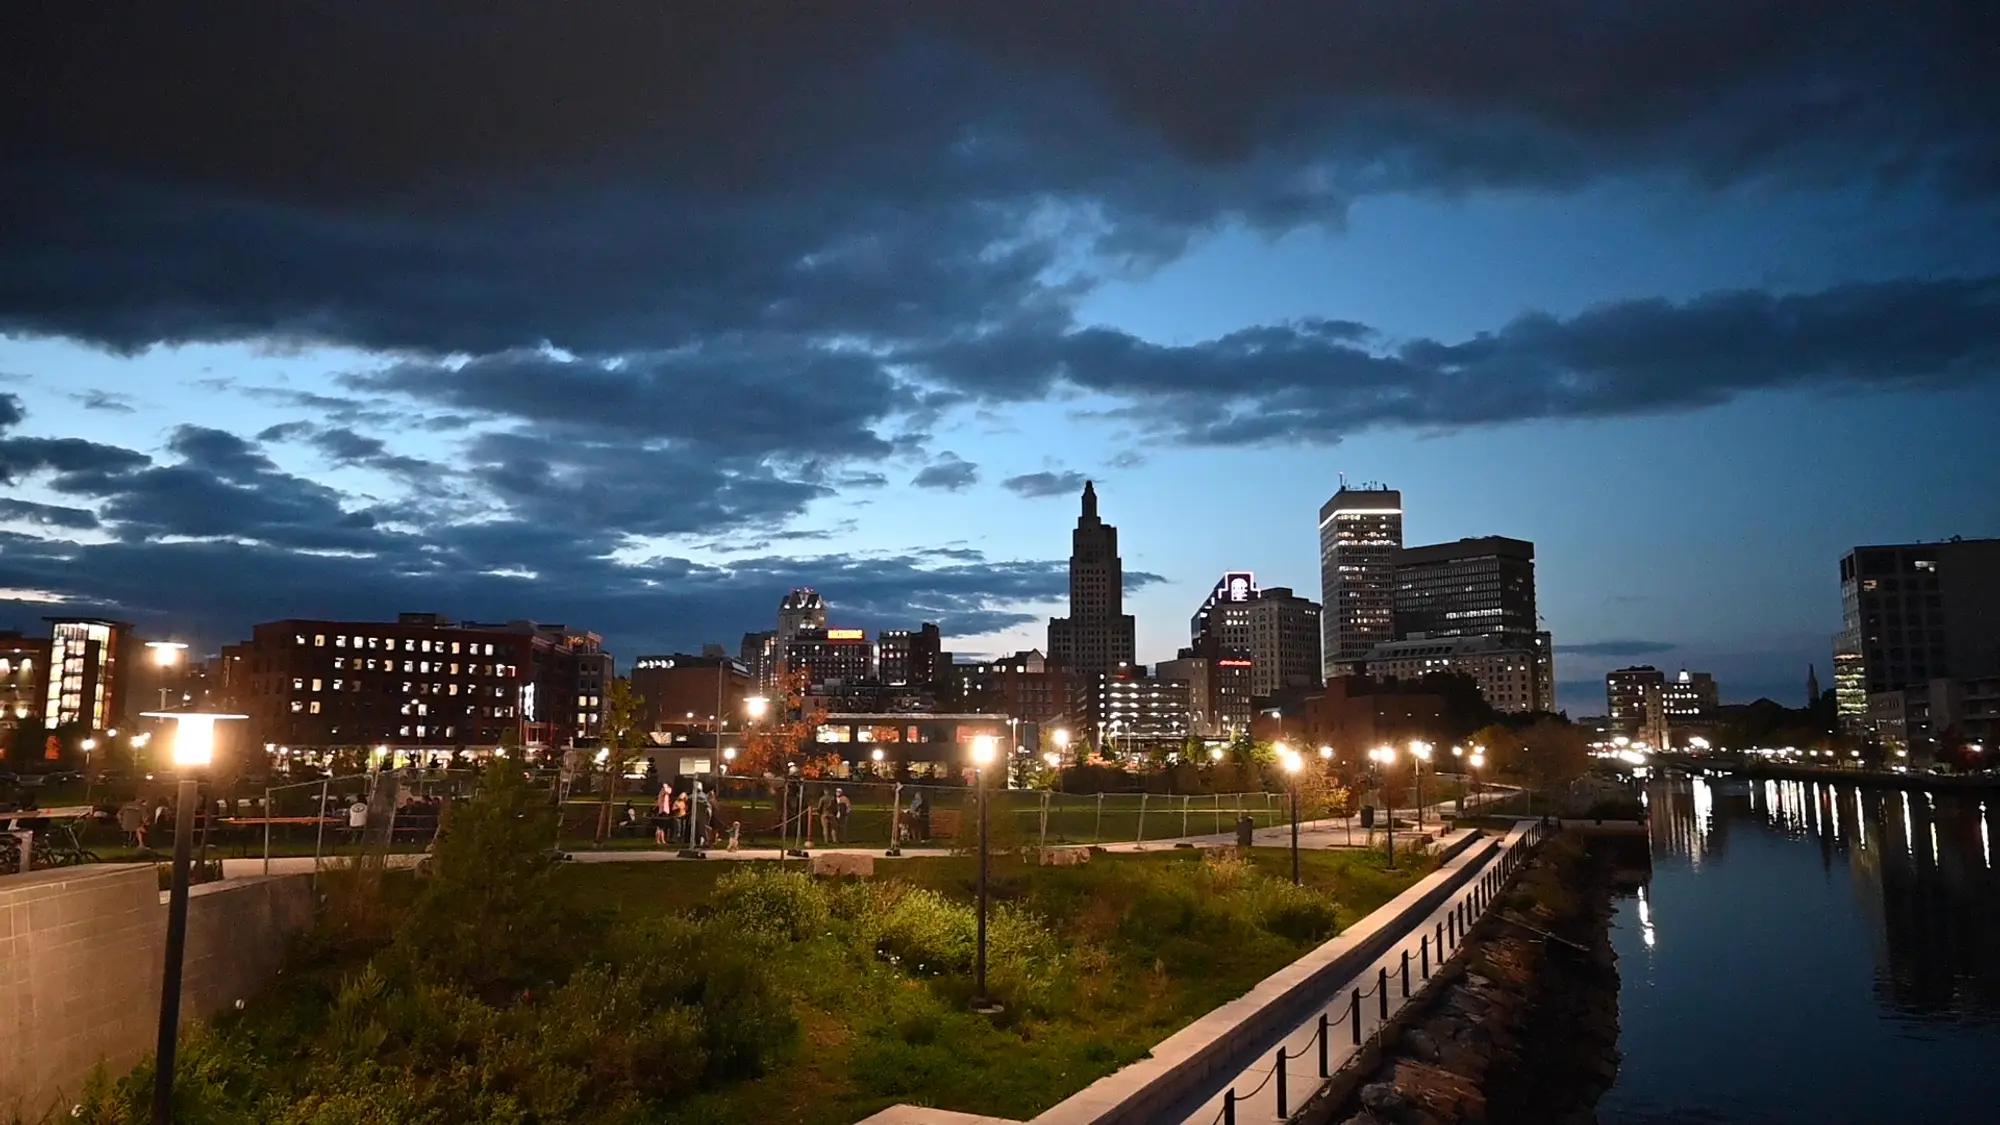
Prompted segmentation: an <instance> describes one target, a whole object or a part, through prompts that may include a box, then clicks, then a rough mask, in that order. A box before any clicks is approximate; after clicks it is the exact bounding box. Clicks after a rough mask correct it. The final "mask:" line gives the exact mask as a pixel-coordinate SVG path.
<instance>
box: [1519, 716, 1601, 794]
mask: <svg viewBox="0 0 2000 1125" xmlns="http://www.w3.org/2000/svg"><path fill="white" fill-rule="evenodd" d="M1520 738H1521V749H1520V750H1519V752H1518V753H1517V754H1516V757H1515V761H1516V772H1518V773H1519V774H1520V775H1521V777H1522V779H1523V780H1525V781H1526V782H1527V784H1528V787H1529V788H1531V789H1533V790H1534V791H1535V792H1536V793H1539V794H1541V795H1542V796H1543V797H1545V798H1546V797H1550V796H1553V795H1554V794H1555V793H1556V792H1558V791H1560V790H1562V789H1564V788H1567V787H1568V785H1569V783H1570V782H1572V781H1575V780H1576V779H1577V778H1579V777H1582V776H1583V774H1584V772H1585V771H1586V770H1588V769H1590V740H1589V736H1588V735H1586V734H1585V733H1584V732H1583V731H1582V730H1580V729H1578V728H1577V727H1574V726H1571V725H1569V724H1567V723H1558V722H1555V721H1553V720H1547V719H1545V720H1542V721H1541V722H1537V723H1534V724H1533V725H1531V726H1529V727H1528V728H1527V729H1526V730H1523V731H1522V732H1521V735H1520Z"/></svg>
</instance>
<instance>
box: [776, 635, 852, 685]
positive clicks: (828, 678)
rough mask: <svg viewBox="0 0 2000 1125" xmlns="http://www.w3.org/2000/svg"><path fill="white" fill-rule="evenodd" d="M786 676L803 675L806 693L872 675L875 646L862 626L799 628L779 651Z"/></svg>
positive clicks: (849, 683)
mask: <svg viewBox="0 0 2000 1125" xmlns="http://www.w3.org/2000/svg"><path fill="white" fill-rule="evenodd" d="M779 655H780V657H781V658H782V660H783V662H784V668H785V674H786V675H787V676H794V677H803V679H804V680H805V688H806V691H807V692H808V693H819V692H821V691H823V690H824V689H825V688H827V687H828V686H829V685H841V686H846V685H852V684H856V683H859V682H860V681H863V680H870V679H873V678H874V676H875V646H874V645H871V644H869V643H868V633H867V632H866V631H865V630H862V629H818V628H802V629H799V630H797V631H795V632H794V633H793V634H792V636H791V639H789V640H787V641H786V642H785V645H784V648H783V649H782V650H781V651H780V653H779Z"/></svg>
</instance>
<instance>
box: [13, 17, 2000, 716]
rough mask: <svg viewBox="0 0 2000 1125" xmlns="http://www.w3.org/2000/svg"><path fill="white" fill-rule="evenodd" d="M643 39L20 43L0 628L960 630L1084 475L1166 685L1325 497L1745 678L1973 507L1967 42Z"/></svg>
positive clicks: (1047, 553)
mask: <svg viewBox="0 0 2000 1125" xmlns="http://www.w3.org/2000/svg"><path fill="white" fill-rule="evenodd" d="M659 7H662V6H656V5H653V4H636V3H634V4H625V5H618V4H604V5H564V4H549V5H546V6H531V5H523V4H501V5H497V6H496V5H490V4H469V5H441V4H440V5H422V6H417V5H410V4H405V3H394V4H368V3H349V2H342V3H327V4H311V5H308V4H286V5H272V4H268V3H262V2H257V3H244V4H241V5H193V6H188V5H179V4H174V5H161V4H155V5H135V6H130V7H129V8H128V7H125V6H119V5H103V6H95V5H93V6H85V5H77V4H46V5H43V4H31V5H13V6H10V7H9V9H8V11H7V13H6V14H5V15H4V16H0V83H4V84H5V86H6V87H7V96H6V99H5V108H4V110H0V154H4V155H0V216H4V219H0V602H4V603H5V604H4V605H0V626H5V625H9V624H19V625H22V626H31V625H36V624H38V619H39V618H40V616H41V615H43V614H45V613H51V612H59V611H70V610H77V609H90V610H97V611H105V612H110V613H114V614H116V615H119V616H122V617H125V618H127V619H130V620H134V621H136V622H139V623H140V624H141V625H142V626H144V627H145V628H146V629H148V630H150V631H152V632H155V633H163V634H169V635H175V636H181V637H185V638H188V639H191V640H194V641H196V642H197V643H198V644H200V645H202V646H203V647H207V648H213V647H214V646H216V645H218V644H221V643H223V642H226V641H229V640H233V639H237V638H239V637H242V636H246V635H247V633H248V626H249V625H250V623H252V622H254V621H258V620H265V619H270V618H276V617H284V616H327V617H340V616H360V617H382V616H386V615H391V614H394V613H395V612H397V611H399V610H427V611H436V612H442V613H446V614H450V615H454V616H459V617H467V618H480V619H496V618H506V617H534V618H537V619H540V620H544V621H562V622H566V623H569V624H571V625H574V626H582V627H586V628H592V629H595V630H598V631H600V632H602V633H604V634H605V635H606V637H607V640H608V641H609V643H610V644H611V645H612V647H613V649H614V651H615V652H616V653H617V654H618V655H619V657H620V658H621V660H629V659H630V658H631V657H632V656H634V655H637V654H639V653H641V652H646V651H672V650H675V649H687V648H691V647H693V646H697V645H699V644H700V643H702V642H703V641H705V640H714V641H723V642H725V643H727V644H729V645H730V646H731V648H732V650H733V648H734V645H735V643H736V640H737V638H738V637H739V636H740V634H741V633H742V632H743V631H745V630H748V629H757V628H769V627H770V626H771V623H772V617H773V614H774V611H775V607H776V604H777V601H778V598H779V597H780V596H781V595H782V594H783V593H784V591H785V590H786V589H787V588H789V587H791V586H793V585H798V584H810V585H814V586H817V587H819V588H820V589H821V590H822V591H823V592H824V593H825V594H826V596H827V597H828V599H829V601H830V603H831V605H832V607H833V619H834V622H835V623H836V624H845V625H858V626H865V627H869V628H880V627H884V626H898V625H903V626H908V625H914V624H915V623H917V622H918V621H921V620H925V619H934V620H939V621H941V622H942V623H943V625H944V628H945V630H946V633H947V635H948V637H949V638H950V640H949V642H948V646H949V647H952V648H954V649H955V650H957V651H958V652H959V653H961V654H973V653H990V652H998V651H1009V650H1012V649H1014V648H1019V647H1026V646H1030V645H1034V646H1040V645H1042V644H1043V643H1044V633H1043V627H1044V622H1045V619H1046V617H1047V616H1048V615H1049V614H1050V613H1052V612H1061V608H1060V599H1061V595H1062V592H1063V590H1064V584H1065V578H1064V566H1065V561H1064V556H1065V555H1066V554H1067V551H1068V542H1069V538H1068V536H1069V528H1070V526H1071V524H1072V522H1073V520H1074V518H1075V513H1076V492H1077V490H1078V489H1079V488H1080V487H1081V485H1082V482H1083V480H1084V479H1085V478H1086V477H1088V478H1094V479H1095V480H1096V481H1097V482H1098V490H1099V493H1100V494H1101V496H1102V503H1103V514H1104V516H1105V518H1106V519H1107V520H1108V521H1110V522H1112V523H1114V524H1116V525H1117V526H1118V527H1119V529H1120V532H1121V538H1122V545H1123V548H1124V555H1125V565H1126V571H1127V577H1128V585H1129V587H1130V596H1129V597H1128V602H1127V606H1128V609H1129V610H1131V611H1132V612H1135V613H1136V614H1137V615H1138V618H1139V655H1140V658H1141V659H1142V660H1147V661H1153V660H1159V659H1162V658H1167V657H1171V656H1172V655H1173V653H1174V649H1175V647H1176V646H1177V645H1179V644H1182V643H1185V639H1186V627H1187V619H1188V616H1189V614H1190V613H1191V612H1192V611H1193V610H1194V609H1195V607H1196V605H1197V604H1198V603H1199V601H1200V599H1201V597H1202V596H1203V594H1204V593H1205V592H1206V590H1207V588H1208V587H1209V586H1210V585H1211V584H1212V583H1213V582H1214V580H1215V579H1216V577H1217V576H1218V575H1219V574H1220V573H1221V572H1222V571H1224V570H1228V569H1251V570H1255V571H1256V572H1257V574H1258V577H1259V579H1260V581H1261V582H1263V583H1264V584H1265V585H1291V586H1294V587H1295V588H1297V589H1298V590H1299V592H1301V593H1304V594H1306V595H1308V596H1311V597H1314V598H1317V597H1318V596H1319V589H1318V586H1319V582H1318V556H1317V540H1316V531H1315V525H1316V522H1317V516H1316V510H1317V507H1318V505H1319V504H1320V503H1321V502H1322V501H1324V500H1325V499H1326V497H1327V496H1328V495H1329V494H1330V493H1331V492H1332V491H1333V489H1334V488H1335V487H1337V485H1338V479H1339V478H1338V474H1340V473H1342V472H1345V473H1346V474H1347V475H1348V477H1349V479H1350V480H1352V481H1355V482H1360V481H1364V480H1382V481H1385V482H1387V483H1389V484H1390V485H1392V486H1394V487H1399V488H1401V489H1402V490H1403V494H1404V499H1405V505H1406V509H1407V512H1408V514H1407V517H1406V527H1407V532H1406V534H1407V538H1408V541H1409V542H1412V543H1417V542H1429V541H1434V540H1439V539H1451V538H1457V537H1459V536H1467V535H1482V534H1505V535H1513V536H1519V537H1523V538H1527V539H1532V540H1534V541H1535V543H1536V545H1537V549H1538V555H1539V562H1540V567H1539V571H1540V574H1539V577H1540V598H1541V607H1542V613H1543V615H1544V617H1545V618H1546V619H1547V625H1548V627H1549V628H1550V629H1552V630H1553V631H1554V633H1555V636H1556V639H1557V641H1558V644H1559V656H1558V665H1557V674H1558V678H1559V679H1560V680H1561V681H1563V683H1562V701H1563V703H1564V704H1565V705H1566V706H1568V707H1569V708H1570V709H1571V710H1572V711H1573V712H1595V711H1599V710H1601V709H1602V706H1603V694H1602V687H1601V679H1600V677H1601V675H1602V673H1603V672H1604V671H1605V670H1606V669H1608V668H1611V667H1615V666H1618V665H1620V664H1624V663H1630V662H1633V661H1635V660H1644V661H1648V662H1651V663H1655V664H1660V665H1663V666H1666V667H1668V668H1669V669H1673V668H1677V667H1679V666H1681V665H1683V664H1684V665H1686V666H1688V667H1690V668H1695V669H1708V670H1712V671H1714V672H1715V673H1716V675H1717V676H1718V678H1719V679H1720V681H1721V684H1722V690H1723V695H1724V697H1725V698H1726V699H1748V698H1754V697H1756V696H1757V695H1760V694H1769V695H1773V696H1775V697H1777V698H1780V699H1781V700H1782V701H1784V702H1788V703H1794V704H1796V703H1797V702H1799V701H1800V698H1801V696H1802V694H1803V690H1804V680H1805V672H1806V664H1807V662H1809V661H1817V662H1818V663H1819V665H1820V677H1821V681H1822V682H1823V683H1825V682H1830V674H1829V672H1828V669H1827V661H1828V651H1829V642H1828V637H1829V635H1830V634H1831V632H1832V631H1833V630H1835V629H1836V628H1837V627H1838V625H1839V616H1840V607H1839V599H1838V583H1837V575H1836V563H1837V560H1838V557H1839V556H1840V554H1841V553H1842V552H1844V551H1845V550H1846V549H1847V548H1848V547H1850V546H1852V545H1854V544H1856V543H1864V542H1885V541H1899V540H1905V539H1921V538H1929V539H1935V538H1942V537H1946V536H1950V535H1954V534H1959V535H1966V536H1976V535H1993V534H2000V462H1996V457H1995V454H1994V444H1993V432H1994V423H1995V421H1996V419H2000V378H1996V373H2000V7H1996V6H1994V5H1992V4H1987V3H1968V4H1962V5H1945V4H1921V3H1919V4H1910V5H1893V6H1891V5H1882V4H1879V3H1843V2H1841V0H1814V2H1811V3H1766V2H1759V0H1727V2H1714V3H1711V2H1706V0H1676V2H1672V3H1657V4H1655V3H1607V4H1581V3H1540V4H1535V5H1512V4H1495V3H1491V2H1490V0H1478V2H1467V3H1424V4H1410V3H1393V4H1381V3H1371V4H1365V5H1364V4H1355V5H1348V4H1330V3H1323V2H1322V3H1309V4H1295V5H1294V4H1280V3H1259V4H1248V5H1246V4H1233V3H1210V4H1194V3H1175V4H1165V3H1161V4H1152V5H1136V4H1076V3H1050V4H1038V3H1025V2H1021V0H1010V2H1007V3H1001V4H991V5H973V4H966V3H951V4H931V5H901V4H883V5H873V6H863V5H857V4H849V3H839V4H827V5H819V4H794V3H786V4H763V3H731V4H714V5H705V6H701V7H699V8H694V7H692V6H681V5H675V6H674V7H675V8H686V9H687V10H684V11H675V12H671V13H669V12H663V11H661V10H658V9H659ZM1529 9H1532V11H1530V10H1529ZM448 12H450V13H459V14H457V15H455V16H447V15H446V13H448ZM690 12H697V13H699V14H689V13H690Z"/></svg>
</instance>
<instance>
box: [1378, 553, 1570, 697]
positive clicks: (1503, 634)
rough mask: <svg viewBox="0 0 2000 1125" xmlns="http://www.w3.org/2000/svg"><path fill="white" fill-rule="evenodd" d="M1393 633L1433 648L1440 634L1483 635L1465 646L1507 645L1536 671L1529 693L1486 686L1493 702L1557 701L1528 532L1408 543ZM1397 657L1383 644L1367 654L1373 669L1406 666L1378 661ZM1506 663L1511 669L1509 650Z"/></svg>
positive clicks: (1399, 565)
mask: <svg viewBox="0 0 2000 1125" xmlns="http://www.w3.org/2000/svg"><path fill="white" fill-rule="evenodd" d="M1396 637H1397V639H1398V641H1399V642H1404V641H1407V642H1417V641H1429V642H1433V644H1432V646H1431V647H1433V648H1436V647H1438V646H1437V645H1436V642H1439V641H1449V640H1453V639H1458V638H1475V637H1477V638H1483V639H1484V643H1481V644H1477V645H1472V646H1469V647H1467V648H1466V651H1467V652H1478V653H1481V654H1491V653H1497V652H1500V651H1503V650H1504V651H1506V652H1508V653H1510V654H1513V655H1515V656H1519V657H1523V658H1526V659H1527V660H1529V661H1531V662H1532V668H1533V672H1534V675H1533V679H1532V681H1531V683H1530V689H1531V690H1530V692H1529V694H1528V696H1527V697H1526V698H1522V697H1520V696H1519V695H1518V694H1517V693H1514V692H1512V691H1511V690H1510V691H1508V692H1507V693H1506V698H1505V699H1500V698H1495V697H1494V696H1493V695H1491V694H1489V695H1488V697H1487V702H1488V703H1490V704H1492V705H1493V706H1494V707H1495V708H1498V709H1499V710H1502V711H1516V712H1520V711H1553V710H1555V709H1556V701H1555V666H1554V645H1553V644H1551V643H1550V639H1549V635H1548V634H1547V633H1545V632H1542V631H1541V630H1539V629H1538V628H1537V625H1536V613H1535V545H1534V544H1533V543H1530V542H1528V541H1527V540H1525V539H1510V538H1508V537H1506V536H1504V535H1486V536H1481V537H1479V538H1476V539H1460V540H1458V541H1457V542H1454V543H1434V544H1430V545H1427V546H1422V547H1408V548H1405V549H1404V550H1403V551H1402V553H1401V554H1400V555H1398V556H1397V559H1396ZM1443 647H1445V648H1450V647H1451V646H1450V645H1445V646H1443ZM1460 647H1466V646H1460ZM1395 659H1396V655H1395V654H1392V653H1389V652H1384V651H1379V650H1378V651H1377V652H1374V653H1371V654H1370V656H1369V660H1368V667H1369V670H1370V671H1390V672H1394V673H1395V674H1401V673H1400V671H1398V670H1396V669H1389V668H1385V667H1382V666H1381V665H1382V664H1384V663H1385V662H1394V660H1395ZM1509 663H1510V669H1511V657H1510V661H1509ZM1468 670H1469V669H1468ZM1510 674H1511V670H1510ZM1475 678H1477V675H1476V674H1475ZM1482 690H1483V688H1482Z"/></svg>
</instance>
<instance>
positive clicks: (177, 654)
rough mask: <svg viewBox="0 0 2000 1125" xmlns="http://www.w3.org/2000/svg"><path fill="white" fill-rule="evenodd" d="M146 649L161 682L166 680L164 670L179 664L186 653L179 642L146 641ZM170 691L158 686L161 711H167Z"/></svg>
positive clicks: (164, 685) (183, 645)
mask: <svg viewBox="0 0 2000 1125" xmlns="http://www.w3.org/2000/svg"><path fill="white" fill-rule="evenodd" d="M146 647H147V648H149V649H151V650H152V651H153V666H154V667H155V668H158V669H160V678H161V679H163V680H164V679H165V678H166V670H167V669H169V668H172V667H174V666H175V665H177V664H179V663H180V662H181V657H182V656H184V655H185V654H186V653H187V646H186V645H185V644H182V643H181V642H179V641H147V642H146ZM170 690H171V689H170V688H168V687H167V686H166V684H164V683H163V684H161V685H160V710H162V711H164V710H166V709H167V692H168V691H170Z"/></svg>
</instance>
